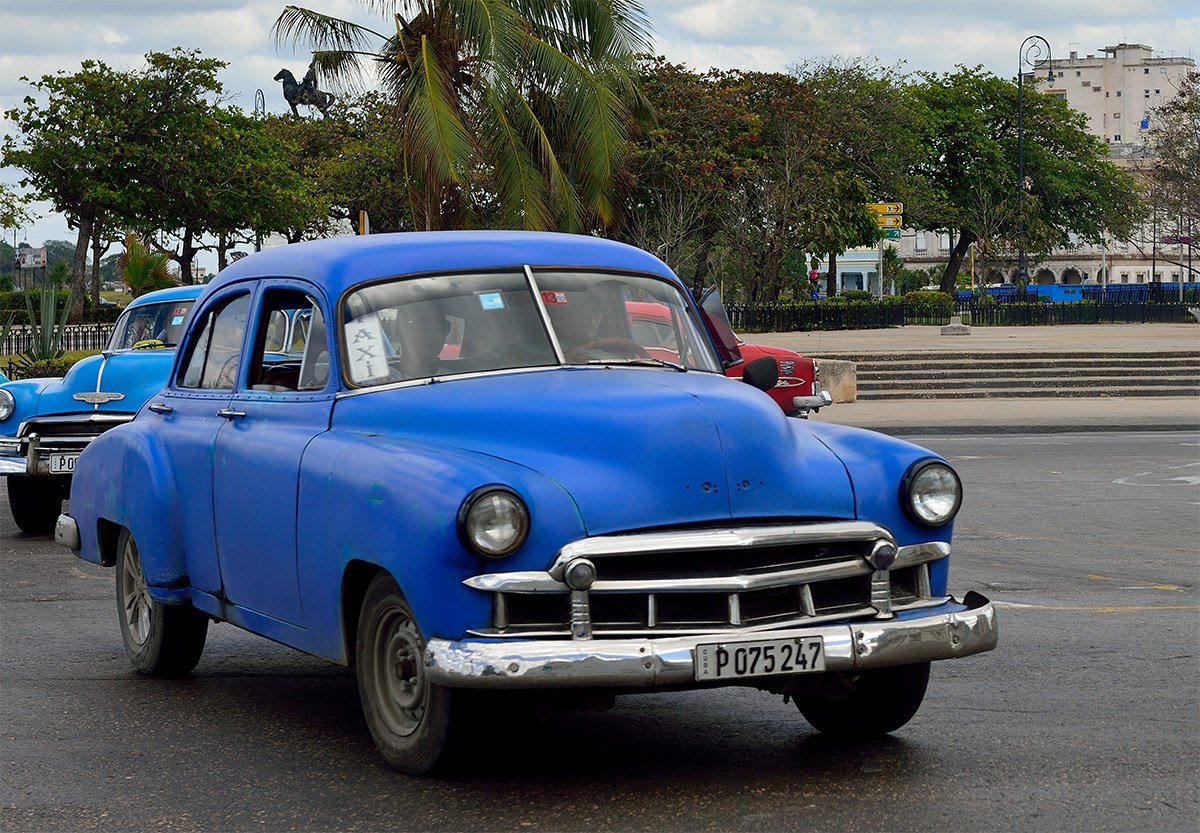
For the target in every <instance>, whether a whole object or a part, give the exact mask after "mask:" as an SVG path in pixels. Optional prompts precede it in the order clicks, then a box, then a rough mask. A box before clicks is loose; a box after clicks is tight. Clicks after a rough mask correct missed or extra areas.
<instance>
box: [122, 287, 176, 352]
mask: <svg viewBox="0 0 1200 833" xmlns="http://www.w3.org/2000/svg"><path fill="white" fill-rule="evenodd" d="M195 303H196V302H195V301H194V300H192V299H187V300H181V301H160V302H159V303H156V304H142V305H140V306H136V307H132V308H130V309H127V310H125V312H124V313H123V314H122V315H121V317H120V318H119V319H117V325H116V326H115V327H114V328H113V333H112V336H111V337H109V340H108V347H107V348H105V349H106V350H107V351H108V352H110V353H114V352H117V351H118V350H132V349H135V348H136V349H142V348H148V347H174V346H175V345H176V344H178V343H179V336H180V335H181V334H182V333H183V323H184V321H185V320H187V315H188V313H189V312H191V310H192V306H193V305H194V304H195Z"/></svg>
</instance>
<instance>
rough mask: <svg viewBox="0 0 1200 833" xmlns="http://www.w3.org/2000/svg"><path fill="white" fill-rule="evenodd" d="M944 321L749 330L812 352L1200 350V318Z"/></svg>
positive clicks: (760, 339)
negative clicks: (958, 324) (1043, 323)
mask: <svg viewBox="0 0 1200 833" xmlns="http://www.w3.org/2000/svg"><path fill="white" fill-rule="evenodd" d="M941 330H942V328H941V327H918V326H908V327H893V328H890V329H886V330H830V331H825V332H811V333H749V334H746V335H745V336H744V338H745V339H746V340H747V341H751V342H757V343H762V344H773V345H775V346H777V347H787V348H788V349H790V350H795V351H796V352H797V353H802V354H804V355H806V356H819V355H821V354H822V353H825V354H829V353H910V352H912V353H916V352H926V351H928V352H931V353H990V352H996V353H1000V354H1003V353H1018V352H1019V353H1026V352H1028V353H1037V352H1058V351H1061V352H1071V351H1076V350H1079V351H1088V350H1108V351H1112V352H1127V351H1128V352H1145V353H1153V352H1157V351H1161V350H1192V351H1195V352H1198V353H1200V324H1062V325H1059V326H1049V327H972V328H971V334H970V335H963V336H944V335H942V334H941Z"/></svg>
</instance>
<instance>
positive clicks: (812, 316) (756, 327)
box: [725, 301, 949, 333]
mask: <svg viewBox="0 0 1200 833" xmlns="http://www.w3.org/2000/svg"><path fill="white" fill-rule="evenodd" d="M725 311H726V312H727V313H728V314H729V321H730V323H731V324H733V328H734V329H735V330H744V331H746V332H760V333H761V332H768V331H772V332H789V331H793V330H869V329H876V328H879V327H899V326H901V325H903V324H904V323H905V321H904V304H902V303H896V302H886V301H885V302H883V303H850V304H830V303H810V304H727V305H726V307H725ZM947 320H949V318H948V317H947Z"/></svg>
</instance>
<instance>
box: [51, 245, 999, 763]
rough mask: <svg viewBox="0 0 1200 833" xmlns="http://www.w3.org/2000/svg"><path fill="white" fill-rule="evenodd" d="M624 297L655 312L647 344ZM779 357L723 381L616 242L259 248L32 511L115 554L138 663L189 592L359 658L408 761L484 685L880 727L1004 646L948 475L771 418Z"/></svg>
mask: <svg viewBox="0 0 1200 833" xmlns="http://www.w3.org/2000/svg"><path fill="white" fill-rule="evenodd" d="M630 301H644V302H648V303H654V304H659V305H661V306H662V307H664V308H665V309H666V310H667V315H668V317H669V320H670V322H671V325H672V326H673V327H674V328H675V331H676V333H675V338H674V339H673V341H672V344H673V350H674V352H673V353H672V354H671V355H664V354H663V352H662V348H661V344H657V345H656V352H655V353H654V354H653V355H651V354H650V353H649V352H648V351H647V349H646V346H645V345H642V344H639V343H638V341H637V337H636V333H635V332H633V331H631V328H630V323H629V316H628V314H627V311H626V303H627V302H630ZM288 322H300V324H299V326H296V325H295V324H294V323H293V324H288ZM284 331H287V332H290V333H291V335H290V336H287V337H286V338H285V339H284V342H285V343H281V342H280V339H279V337H278V333H279V332H284ZM272 333H275V334H276V335H272ZM773 363H774V359H770V358H766V359H761V360H759V362H757V363H756V365H755V366H753V367H748V368H747V369H746V372H745V374H744V379H745V380H749V381H750V382H751V384H745V383H743V381H736V380H732V379H729V378H726V377H725V376H724V375H723V374H722V372H721V365H720V362H719V359H718V356H717V353H716V350H715V347H714V345H713V343H712V341H711V339H710V336H709V335H708V333H707V332H706V331H705V329H704V325H703V323H702V318H701V316H700V314H699V311H698V310H697V308H696V306H695V304H694V303H693V301H692V299H691V298H690V296H689V294H688V292H687V291H686V289H685V287H684V286H683V285H682V284H681V283H680V281H679V280H678V279H677V278H676V277H675V276H674V275H673V274H672V273H671V272H670V270H669V269H668V268H667V267H666V266H665V265H664V264H663V263H662V262H660V261H659V260H658V259H656V258H655V257H653V256H651V255H649V254H647V253H645V252H643V251H640V250H638V249H634V248H631V247H629V246H625V245H622V244H619V243H614V242H611V241H607V240H601V239H596V238H591V237H576V236H570V235H555V234H533V233H518V232H433V233H413V234H398V235H375V236H366V237H355V238H343V239H336V240H327V241H320V242H311V243H301V244H296V245H291V246H286V247H282V248H278V249H273V250H269V251H266V252H263V253H260V254H256V255H252V256H250V257H247V258H244V259H243V260H240V261H238V262H237V263H235V264H234V265H232V266H230V267H229V268H228V269H225V270H224V271H222V272H221V274H220V275H218V277H217V278H216V280H214V281H213V283H212V284H211V285H210V287H209V289H208V291H207V292H206V293H205V294H204V295H203V296H202V297H201V298H200V300H199V301H198V302H197V307H196V310H195V311H194V313H193V315H192V317H191V319H190V323H189V325H188V328H187V331H186V332H185V334H184V335H183V340H182V342H181V347H180V349H179V351H178V353H177V357H176V361H175V364H174V367H173V369H172V371H171V374H170V380H169V383H168V384H167V386H166V388H165V389H164V390H163V391H162V392H161V393H159V394H157V395H155V396H153V397H152V398H151V399H150V401H149V402H148V403H147V405H146V407H145V408H143V409H142V410H141V411H140V412H139V413H138V415H137V417H136V418H135V419H134V420H133V421H132V422H131V423H129V424H127V425H123V426H120V427H118V428H116V429H114V430H111V431H108V432H106V433H105V434H103V435H102V436H100V437H99V438H98V439H97V440H95V441H94V442H93V443H92V444H91V445H90V446H89V447H88V448H87V449H86V450H85V452H84V453H83V455H82V456H81V457H80V458H79V461H78V464H77V466H76V470H75V480H74V484H73V486H72V491H71V504H70V514H69V515H63V516H62V517H61V518H60V519H59V523H58V527H57V529H56V538H57V540H58V541H59V542H60V543H62V544H63V545H65V546H68V547H70V548H71V549H73V550H75V551H76V552H77V553H78V555H79V556H80V557H81V558H84V559H87V560H89V561H93V562H96V563H98V564H104V565H109V566H115V567H116V588H117V595H118V608H119V611H120V617H119V618H120V629H121V634H122V637H123V640H124V644H125V648H126V651H127V653H128V655H129V657H130V659H131V660H132V662H133V665H134V666H135V667H136V668H137V669H138V670H139V671H141V672H143V673H145V674H149V675H157V676H171V675H178V674H183V673H187V672H189V671H191V670H192V669H193V668H194V667H195V666H196V664H197V663H198V661H199V659H200V656H201V652H202V651H203V648H204V643H205V637H206V632H207V627H208V623H209V621H210V620H215V621H224V622H230V623H232V624H234V625H237V626H239V627H242V628H245V629H247V630H250V631H252V632H254V633H257V634H261V635H263V636H266V637H269V638H270V639H273V640H276V641H279V642H282V643H284V644H286V645H290V646H293V647H295V648H298V649H300V650H302V651H306V652H308V653H311V654H315V655H318V656H322V657H327V658H328V659H330V660H333V661H335V662H339V663H343V664H348V665H352V666H355V667H356V672H357V676H358V681H359V691H360V695H361V700H362V706H363V710H364V713H365V715H366V720H367V723H368V725H369V727H370V731H371V733H372V735H373V737H374V740H375V743H376V745H377V746H378V748H379V749H380V751H381V752H382V754H383V756H384V757H385V758H386V760H387V761H388V762H389V763H390V764H391V765H393V766H394V767H396V768H398V769H400V770H402V771H404V772H408V773H414V774H419V773H424V772H427V771H429V770H430V769H432V768H434V767H435V766H437V765H439V764H440V763H441V762H443V761H445V760H446V759H447V757H448V756H449V755H450V752H451V751H452V746H453V745H452V744H451V742H450V741H451V740H452V739H453V738H455V737H461V736H462V733H461V732H459V731H457V727H458V726H459V725H460V724H461V723H462V722H463V721H464V720H466V719H468V718H469V716H470V715H471V714H472V710H473V709H479V708H484V709H486V708H488V706H487V704H486V694H483V695H482V696H481V692H488V691H491V692H496V691H501V690H527V691H532V692H538V693H539V694H540V696H554V697H558V698H567V699H568V700H569V699H570V698H572V697H580V698H583V697H586V698H588V700H589V702H595V700H596V699H597V698H607V697H611V696H613V695H615V694H619V693H621V694H623V693H631V692H637V691H648V690H654V689H664V688H671V689H678V688H703V687H710V686H723V685H740V686H752V687H756V688H760V689H765V690H767V691H771V692H775V693H777V694H780V695H786V696H788V697H790V698H792V699H794V701H795V702H796V703H797V704H798V706H799V708H800V711H801V712H802V713H803V715H804V716H805V717H806V718H807V719H808V720H809V721H810V722H811V723H812V724H813V725H814V726H816V727H817V728H818V729H820V730H823V731H826V732H831V733H838V734H862V733H867V734H870V733H882V732H889V731H892V730H894V729H896V728H898V727H900V726H902V725H903V724H904V723H906V722H907V721H908V720H909V719H910V718H911V717H912V715H913V714H914V713H915V712H916V710H917V708H918V707H919V705H920V703H921V701H922V698H923V696H924V693H925V688H926V682H927V680H928V676H929V666H930V662H931V661H932V660H940V659H949V658H956V657H962V656H966V655H969V654H974V653H977V652H981V651H987V650H989V649H991V648H992V647H993V646H994V645H995V642H996V620H995V612H994V610H993V607H992V604H991V603H990V602H989V601H988V600H986V599H985V598H983V597H982V596H979V595H977V594H974V593H971V594H968V595H967V596H966V598H965V599H964V600H963V601H961V602H960V601H957V600H955V599H954V598H952V597H950V596H949V595H947V586H946V585H947V565H948V562H949V555H950V539H951V527H952V522H953V519H954V516H955V513H956V512H957V510H958V508H959V504H960V501H961V489H960V485H959V480H958V477H957V475H956V474H955V472H954V471H953V469H952V468H951V467H950V466H949V465H948V464H947V463H946V461H944V460H943V459H941V458H939V457H938V456H937V455H935V454H932V453H930V452H929V451H926V450H924V449H921V448H918V447H917V446H914V445H910V444H909V443H906V442H902V441H900V440H898V439H893V438H889V437H886V436H882V435H879V434H874V433H871V432H867V431H862V430H856V429H852V428H846V427H840V426H836V425H827V424H821V423H815V422H806V421H802V420H795V419H788V418H787V417H786V416H785V415H784V414H783V413H782V412H781V411H780V409H779V407H778V406H777V405H776V404H775V403H774V401H773V400H772V399H771V398H770V397H768V396H767V395H766V394H765V393H764V392H763V390H764V389H766V388H769V387H770V386H772V385H773V384H774V382H775V373H774V367H773ZM756 386H757V388H759V389H756ZM468 695H473V696H468ZM481 704H482V705H481Z"/></svg>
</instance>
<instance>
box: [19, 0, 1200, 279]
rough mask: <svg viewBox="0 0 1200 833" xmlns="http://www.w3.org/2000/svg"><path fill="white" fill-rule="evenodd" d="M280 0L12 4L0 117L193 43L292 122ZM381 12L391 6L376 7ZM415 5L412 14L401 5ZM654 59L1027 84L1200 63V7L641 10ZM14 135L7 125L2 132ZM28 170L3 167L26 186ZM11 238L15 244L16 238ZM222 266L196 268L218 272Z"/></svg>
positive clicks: (787, 1)
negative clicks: (1068, 69)
mask: <svg viewBox="0 0 1200 833" xmlns="http://www.w3.org/2000/svg"><path fill="white" fill-rule="evenodd" d="M295 4H296V5H303V6H306V7H307V8H311V9H313V10H315V11H319V12H322V13H324V14H329V15H333V16H335V17H342V18H347V19H350V20H353V21H355V22H357V23H363V24H366V25H370V26H372V27H373V28H376V29H380V30H383V31H387V28H388V24H387V21H385V20H384V18H383V16H382V15H380V14H378V13H371V12H369V11H367V10H365V8H364V7H365V6H369V5H370V3H367V2H362V1H361V0H295ZM284 5H285V3H284V2H282V0H0V111H2V110H8V109H10V108H13V107H17V106H19V105H20V103H21V101H22V100H23V99H24V97H25V96H27V95H29V94H31V93H32V89H31V87H30V86H29V85H28V84H27V83H25V82H23V81H21V80H20V78H21V76H28V77H30V78H40V77H41V76H42V75H44V74H53V73H55V72H57V71H58V70H65V71H67V72H73V71H76V70H78V69H79V64H80V62H81V61H83V60H85V59H87V58H94V59H98V60H101V61H104V62H105V63H107V64H109V65H110V66H113V67H119V68H122V69H127V70H135V69H138V68H140V67H141V66H143V56H144V55H145V53H146V52H150V51H166V50H168V49H171V48H172V47H176V46H181V47H185V48H189V49H198V50H200V51H201V52H202V53H203V54H204V55H205V56H207V57H214V58H219V59H221V60H224V61H227V62H228V63H229V66H228V67H227V68H226V69H225V70H224V72H223V73H222V75H221V80H222V81H223V82H224V84H225V87H226V91H227V93H229V94H230V99H229V103H230V104H231V105H233V106H237V107H241V108H242V109H243V110H245V111H247V112H250V111H252V110H253V108H254V99H255V92H256V91H257V90H262V92H263V95H264V99H265V103H266V108H267V110H268V111H269V112H277V113H281V112H285V111H286V109H287V105H286V103H285V102H284V100H283V94H282V89H281V87H280V85H279V83H278V82H276V81H272V80H271V79H272V77H273V76H274V75H275V73H277V72H278V71H279V70H280V69H281V68H288V69H291V70H292V72H293V73H294V74H295V75H296V77H300V76H301V75H302V74H303V73H304V70H305V68H306V66H307V64H308V59H309V57H308V55H307V54H306V53H301V52H296V51H294V50H293V49H292V48H291V47H290V46H282V47H280V46H276V44H275V43H274V41H273V39H272V37H271V33H270V30H271V24H272V23H273V22H274V20H275V18H276V17H278V15H279V13H280V11H282V9H283V7H284ZM375 5H376V6H378V5H379V0H375ZM401 5H403V4H401ZM642 7H643V8H644V10H645V12H646V15H647V17H648V19H649V24H650V29H651V32H650V38H651V42H652V51H653V52H654V53H655V54H658V55H663V56H665V57H666V58H667V59H668V60H671V61H674V62H676V63H682V64H686V65H688V66H690V67H692V68H694V69H698V70H704V69H708V68H709V67H718V68H722V69H743V70H758V71H764V72H786V71H787V70H788V68H789V67H790V66H793V65H796V64H799V63H803V62H805V61H808V60H812V59H818V58H833V57H840V58H871V59H874V60H876V61H878V62H879V63H881V64H883V65H885V66H897V65H901V66H902V67H903V69H904V70H906V71H909V72H918V71H927V70H928V71H934V72H948V71H952V70H953V69H954V68H955V66H957V65H959V64H962V65H966V66H975V65H982V66H983V67H984V68H985V69H986V70H989V71H991V72H993V73H995V74H996V75H999V76H1001V77H1005V78H1015V77H1016V73H1017V64H1018V60H1019V55H1018V53H1019V49H1020V45H1021V42H1022V41H1023V40H1024V39H1025V38H1026V37H1027V36H1028V35H1033V34H1037V35H1041V36H1042V37H1044V38H1046V40H1047V41H1048V42H1049V43H1050V48H1051V51H1052V53H1053V55H1054V57H1055V58H1066V57H1068V55H1069V53H1070V52H1071V51H1076V52H1078V53H1079V55H1080V56H1084V55H1087V54H1099V51H1100V49H1101V48H1103V47H1105V46H1113V45H1116V44H1118V43H1142V44H1146V45H1147V46H1150V47H1152V48H1153V49H1154V54H1155V55H1156V56H1161V57H1167V56H1182V57H1190V58H1192V59H1193V60H1198V59H1200V55H1198V54H1197V53H1198V52H1200V0H1038V2H1032V0H642ZM12 132H13V126H12V124H11V122H9V121H8V120H7V119H4V118H2V117H0V133H3V134H6V135H7V134H11V133H12ZM19 178H20V172H19V171H16V170H13V169H11V168H8V169H0V182H4V183H5V184H6V185H9V186H10V187H13V186H15V184H16V183H17V181H18V180H19ZM34 210H35V212H36V213H38V214H40V215H42V219H40V220H38V221H37V222H35V223H34V224H33V225H31V226H30V227H28V228H26V229H23V230H20V231H18V233H17V240H18V241H22V240H25V241H28V242H29V243H30V245H33V246H40V245H41V243H42V241H43V240H46V239H60V240H70V241H72V242H74V240H75V234H74V232H73V231H71V230H70V229H68V227H67V224H66V221H65V220H64V219H63V218H62V217H61V216H59V215H55V214H53V213H51V211H50V207H49V205H48V204H46V203H37V204H35V205H34ZM11 234H12V232H11V230H9V231H7V232H5V239H6V240H8V242H10V243H11V242H12V237H11V236H10V235H11ZM213 261H215V257H211V256H209V255H204V254H202V255H201V256H199V257H198V259H197V262H198V263H200V264H202V265H207V266H209V267H210V268H211V267H212V266H213V265H214V262H213Z"/></svg>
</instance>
